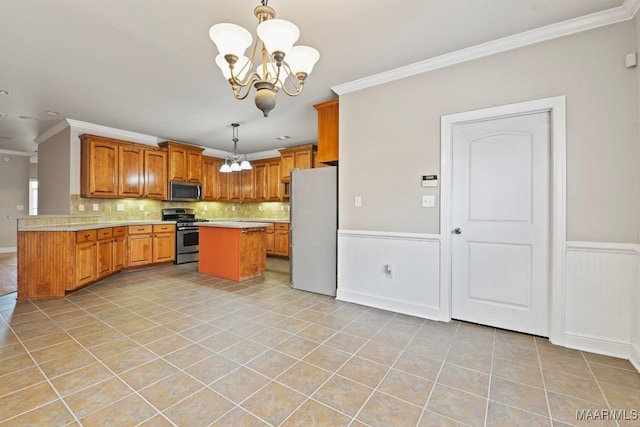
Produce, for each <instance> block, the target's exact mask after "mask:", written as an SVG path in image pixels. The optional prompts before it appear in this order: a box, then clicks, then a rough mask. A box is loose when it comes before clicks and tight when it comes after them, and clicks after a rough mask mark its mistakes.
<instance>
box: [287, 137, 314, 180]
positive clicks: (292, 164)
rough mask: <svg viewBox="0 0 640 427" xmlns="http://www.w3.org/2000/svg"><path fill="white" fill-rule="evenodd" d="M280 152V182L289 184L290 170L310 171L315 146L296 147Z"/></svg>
mask: <svg viewBox="0 0 640 427" xmlns="http://www.w3.org/2000/svg"><path fill="white" fill-rule="evenodd" d="M279 151H280V180H281V181H282V182H289V181H290V180H291V170H292V169H311V167H312V166H313V156H314V153H315V151H316V146H315V145H313V144H307V145H298V146H296V147H291V148H285V149H282V150H279Z"/></svg>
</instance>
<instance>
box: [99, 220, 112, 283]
mask: <svg viewBox="0 0 640 427" xmlns="http://www.w3.org/2000/svg"><path fill="white" fill-rule="evenodd" d="M97 238H98V244H97V250H98V256H97V261H98V270H97V278H98V279H101V278H103V277H106V276H108V275H110V274H111V273H113V229H112V228H111V227H109V228H100V229H98V231H97Z"/></svg>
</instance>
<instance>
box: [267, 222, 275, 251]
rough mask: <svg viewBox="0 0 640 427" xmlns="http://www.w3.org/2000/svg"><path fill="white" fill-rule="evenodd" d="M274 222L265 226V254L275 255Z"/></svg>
mask: <svg viewBox="0 0 640 427" xmlns="http://www.w3.org/2000/svg"><path fill="white" fill-rule="evenodd" d="M275 228H276V227H275V224H270V225H269V226H268V227H267V231H266V238H265V248H266V250H267V255H275V253H276V235H275Z"/></svg>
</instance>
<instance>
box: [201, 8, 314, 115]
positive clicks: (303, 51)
mask: <svg viewBox="0 0 640 427" xmlns="http://www.w3.org/2000/svg"><path fill="white" fill-rule="evenodd" d="M268 2H269V0H261V5H259V6H258V7H256V8H255V9H254V11H253V13H254V15H255V16H256V18H258V27H257V29H256V34H257V36H256V38H255V40H254V39H253V37H252V36H251V33H249V31H247V30H246V29H244V28H242V27H241V26H239V25H235V24H229V23H222V24H216V25H214V26H212V27H211V28H210V29H209V37H211V40H212V41H213V43H215V45H216V47H217V48H218V52H219V55H218V56H216V59H215V62H216V64H217V65H218V67H220V70H222V74H223V75H224V77H225V79H227V80H228V81H229V83H230V84H231V89H232V91H233V96H235V97H236V98H237V99H245V98H246V97H247V96H248V95H249V93H250V92H251V87H252V86H253V87H254V88H255V89H256V94H255V103H256V106H257V107H258V108H259V109H260V110H261V111H262V113H263V114H264V116H265V117H268V116H269V112H270V111H271V110H272V109H274V108H275V106H276V94H277V93H278V91H280V90H282V91H283V92H284V93H286V94H287V95H289V96H297V95H299V94H300V93H302V89H303V88H304V83H305V80H306V79H307V77H308V76H309V74H310V73H311V70H313V66H314V65H315V63H316V62H317V61H318V59H320V53H319V52H318V51H317V50H316V49H314V48H312V47H308V46H294V45H293V44H294V43H295V42H296V41H298V38H299V37H300V30H299V29H298V27H296V26H295V24H293V23H291V22H289V21H285V20H284V19H276V12H275V10H274V9H273V8H271V7H269V6H268V5H267V3H268ZM252 43H253V45H252ZM250 45H251V46H252V47H251V51H250V54H249V56H248V57H247V56H245V51H246V50H247V48H248V47H249V46H250Z"/></svg>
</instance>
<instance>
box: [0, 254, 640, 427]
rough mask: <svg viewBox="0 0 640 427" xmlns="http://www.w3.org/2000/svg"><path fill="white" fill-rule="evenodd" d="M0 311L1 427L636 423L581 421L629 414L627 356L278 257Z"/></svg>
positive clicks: (170, 273) (171, 273)
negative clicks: (482, 322)
mask: <svg viewBox="0 0 640 427" xmlns="http://www.w3.org/2000/svg"><path fill="white" fill-rule="evenodd" d="M0 313H1V315H2V317H1V319H0V425H2V426H4V425H7V426H23V425H42V426H64V425H73V426H78V425H83V426H109V425H113V426H135V425H141V426H170V425H177V426H207V425H215V426H218V425H220V426H265V425H267V426H268V425H270V426H278V425H282V426H348V425H350V426H394V427H395V426H462V425H470V426H551V425H553V426H568V425H576V426H582V425H588V426H596V425H604V426H616V425H618V426H621V427H622V426H625V427H626V426H632V425H636V426H637V425H639V424H640V421H638V420H626V421H611V420H604V421H602V420H600V421H588V422H587V421H578V420H576V410H594V409H607V410H611V409H617V410H626V411H627V412H626V413H624V415H626V417H627V418H633V414H634V412H632V411H634V410H640V374H639V373H638V372H637V371H636V370H634V368H633V367H632V365H631V364H630V363H629V362H628V361H625V360H620V359H614V358H610V357H604V356H599V355H595V354H590V353H585V352H580V351H575V350H570V349H566V348H561V347H556V346H554V345H552V344H550V343H549V342H548V340H546V339H542V338H535V337H532V336H527V335H523V334H518V333H513V332H508V331H503V330H497V329H494V328H490V327H484V326H477V325H474V324H469V323H464V322H457V321H454V322H450V323H438V322H433V321H426V320H423V319H418V318H414V317H409V316H404V315H399V314H395V313H391V312H387V311H382V310H377V309H371V308H367V307H363V306H359V305H354V304H349V303H344V302H339V301H336V300H334V299H332V298H328V297H324V296H320V295H315V294H311V293H306V292H301V291H296V290H292V289H290V288H289V286H288V276H287V275H286V274H282V273H279V272H276V271H266V272H265V274H264V277H263V278H260V279H256V280H252V281H247V282H244V283H242V284H237V283H233V282H229V281H224V280H220V279H216V278H213V277H209V276H203V275H200V274H198V273H197V264H185V265H181V266H174V265H170V266H163V267H158V268H153V269H148V270H142V271H136V272H128V273H121V274H118V275H116V276H113V277H111V278H109V279H107V280H105V281H103V282H102V283H100V284H98V285H95V286H92V287H90V288H87V289H84V290H82V291H79V292H77V293H75V294H73V295H71V296H69V297H67V298H65V299H59V300H30V301H20V302H17V303H16V301H15V294H13V295H8V296H5V297H1V298H0ZM600 413H601V412H600ZM592 414H597V413H596V412H592Z"/></svg>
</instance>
